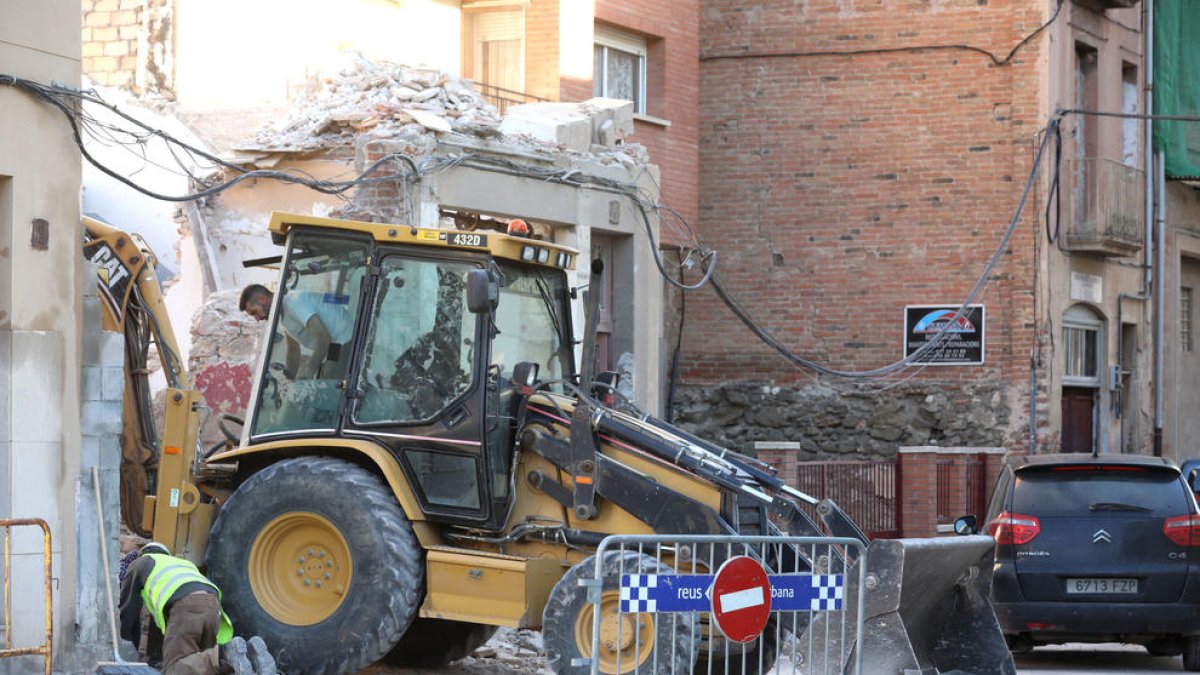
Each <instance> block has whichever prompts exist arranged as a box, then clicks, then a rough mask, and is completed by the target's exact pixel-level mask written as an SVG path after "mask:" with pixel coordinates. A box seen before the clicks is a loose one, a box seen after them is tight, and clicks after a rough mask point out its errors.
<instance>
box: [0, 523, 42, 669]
mask: <svg viewBox="0 0 1200 675" xmlns="http://www.w3.org/2000/svg"><path fill="white" fill-rule="evenodd" d="M26 525H28V526H33V525H36V526H38V527H40V528H42V543H43V548H44V552H43V565H44V567H45V571H46V572H45V575H44V576H45V579H44V584H45V588H46V594H45V595H46V641H45V642H43V643H42V644H40V645H38V646H36V647H22V648H16V649H14V648H13V646H12V594H11V589H12V528H14V527H21V526H26ZM0 527H3V528H4V649H0V658H7V657H11V656H32V655H36V654H41V655H42V657H43V658H44V660H45V663H46V675H50V667H51V662H52V659H53V653H54V614H53V612H54V598H53V596H52V594H51V586H50V584H51V582H52V580H53V574H52V569H51V566H52V565H51V557H50V526H49V525H47V524H46V521H44V520H42V519H41V518H16V519H10V520H0Z"/></svg>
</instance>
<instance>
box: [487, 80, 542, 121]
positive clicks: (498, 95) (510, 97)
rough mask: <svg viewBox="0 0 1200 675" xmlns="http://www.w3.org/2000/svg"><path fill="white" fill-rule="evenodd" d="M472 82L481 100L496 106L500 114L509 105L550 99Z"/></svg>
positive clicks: (503, 112) (502, 113) (505, 110)
mask: <svg viewBox="0 0 1200 675" xmlns="http://www.w3.org/2000/svg"><path fill="white" fill-rule="evenodd" d="M472 84H473V85H474V87H475V91H476V92H478V93H479V95H480V96H482V97H483V100H485V101H487V102H488V103H491V104H492V105H494V106H496V111H497V112H499V113H500V114H501V115H504V114H505V113H506V112H508V108H509V106H514V105H519V104H521V103H542V102H545V101H548V100H550V99H546V98H542V97H540V96H534V95H533V94H526V93H525V92H523V91H513V90H512V89H505V88H504V87H498V86H496V85H494V84H488V83H486V82H473V83H472Z"/></svg>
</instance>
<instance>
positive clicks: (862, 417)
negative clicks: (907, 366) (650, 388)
mask: <svg viewBox="0 0 1200 675" xmlns="http://www.w3.org/2000/svg"><path fill="white" fill-rule="evenodd" d="M1007 399H1008V397H1007V391H1006V388H1005V387H1004V386H1003V385H1001V384H999V383H995V382H979V383H971V384H947V383H939V382H921V383H916V384H907V385H903V386H899V387H896V388H894V389H890V390H887V391H886V392H880V391H879V390H878V389H877V388H857V389H850V388H846V389H842V390H833V389H831V388H828V387H823V386H811V387H781V386H777V385H772V384H764V383H761V382H757V383H756V382H732V383H727V384H720V385H712V386H696V385H683V386H681V387H679V390H678V392H677V393H676V399H675V422H676V423H678V424H681V425H682V426H684V427H685V428H688V429H690V430H692V431H693V432H694V433H696V434H698V435H699V436H701V437H702V438H705V439H709V440H711V441H713V442H716V443H718V444H720V445H723V446H725V447H728V448H731V449H734V450H738V451H743V452H751V451H752V450H753V446H754V443H755V442H756V441H791V442H796V443H799V444H800V451H799V454H800V459H801V460H821V459H862V458H869V457H891V456H894V455H895V454H896V450H897V448H899V447H901V446H942V447H948V446H954V447H991V446H1002V445H1005V444H1006V443H1005V442H1006V441H1010V440H1012V439H1010V438H1007V435H1008V431H1007V430H1008V428H1009V421H1010V420H1009V417H1010V409H1009V403H1008V400H1007Z"/></svg>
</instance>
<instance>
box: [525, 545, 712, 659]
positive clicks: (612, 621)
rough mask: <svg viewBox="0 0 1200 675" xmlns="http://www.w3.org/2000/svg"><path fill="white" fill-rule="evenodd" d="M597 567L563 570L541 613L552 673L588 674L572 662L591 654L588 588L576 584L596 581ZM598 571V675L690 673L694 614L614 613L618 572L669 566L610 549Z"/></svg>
mask: <svg viewBox="0 0 1200 675" xmlns="http://www.w3.org/2000/svg"><path fill="white" fill-rule="evenodd" d="M595 565H596V556H590V557H588V558H586V559H585V560H584V561H583V562H581V563H579V564H578V565H575V566H574V567H572V568H571V569H569V570H567V573H566V574H564V575H563V577H562V578H561V579H559V580H558V583H556V584H555V585H554V589H553V590H551V591H550V598H549V599H548V600H547V601H546V608H545V609H544V610H543V611H542V645H543V647H544V649H545V652H546V660H547V662H548V665H549V666H550V669H551V670H553V671H554V672H555V673H568V674H570V675H585V674H586V673H590V672H591V671H590V670H589V668H588V667H587V666H575V665H572V664H571V661H572V660H573V659H577V658H591V656H592V652H593V649H592V617H593V614H594V609H593V605H592V604H591V603H590V602H588V600H587V589H585V588H583V587H582V586H580V585H579V581H580V580H581V579H592V578H594V575H595ZM601 569H602V572H603V587H602V590H601V593H600V615H601V621H602V623H601V629H600V640H601V646H600V649H599V650H597V651H598V654H597V659H598V660H599V662H600V672H601V673H605V674H607V675H616V674H617V673H632V672H634V671H635V670H636V671H637V672H638V673H639V674H647V675H648V674H653V675H675V674H676V673H690V672H691V671H692V665H693V664H694V663H695V661H696V655H697V654H698V653H699V651H700V631H699V629H698V627H697V625H696V622H697V615H696V613H695V612H679V613H660V614H651V613H638V614H634V613H624V614H620V613H618V611H617V610H618V608H619V602H620V588H621V575H622V574H673V571H672V570H671V568H670V567H668V566H667V565H664V564H662V563H660V562H658V561H656V560H655V559H654V558H651V557H650V556H647V555H643V554H641V553H636V552H633V551H609V552H607V553H605V554H604V562H603V566H602V568H601ZM618 626H619V627H620V631H618ZM618 655H619V658H618Z"/></svg>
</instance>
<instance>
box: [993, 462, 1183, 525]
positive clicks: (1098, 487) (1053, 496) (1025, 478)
mask: <svg viewBox="0 0 1200 675" xmlns="http://www.w3.org/2000/svg"><path fill="white" fill-rule="evenodd" d="M1012 510H1013V511H1015V512H1017V513H1029V514H1034V515H1037V516H1039V517H1043V516H1082V515H1088V514H1091V513H1096V512H1099V511H1106V512H1110V513H1121V512H1128V513H1147V514H1154V515H1161V516H1174V515H1182V514H1185V513H1190V511H1191V509H1190V506H1189V504H1188V500H1187V493H1186V492H1185V491H1184V489H1183V486H1182V485H1181V484H1180V483H1179V477H1178V476H1177V475H1175V474H1174V473H1172V472H1169V471H1156V470H1151V469H1144V468H1141V467H1114V468H1093V467H1074V466H1070V467H1047V468H1041V467H1039V468H1037V469H1026V470H1024V471H1019V472H1017V482H1016V485H1015V486H1014V488H1013V504H1012Z"/></svg>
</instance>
